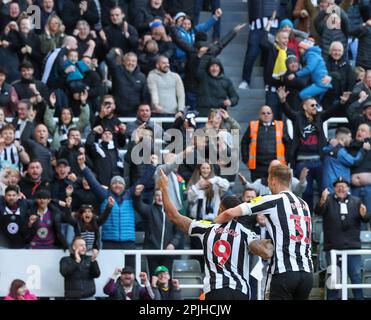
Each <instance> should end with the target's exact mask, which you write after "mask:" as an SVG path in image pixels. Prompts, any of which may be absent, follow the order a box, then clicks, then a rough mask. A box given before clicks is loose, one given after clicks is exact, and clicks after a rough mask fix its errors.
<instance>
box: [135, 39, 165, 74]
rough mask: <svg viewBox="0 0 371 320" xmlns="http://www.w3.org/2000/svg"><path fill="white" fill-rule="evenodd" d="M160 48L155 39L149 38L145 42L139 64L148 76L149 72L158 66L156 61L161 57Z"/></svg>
mask: <svg viewBox="0 0 371 320" xmlns="http://www.w3.org/2000/svg"><path fill="white" fill-rule="evenodd" d="M159 51H160V49H159V48H158V44H157V42H156V41H155V40H148V41H147V42H146V43H145V44H144V48H143V52H142V53H140V54H139V57H138V60H139V66H140V70H141V72H143V73H144V74H145V76H148V74H149V73H150V72H151V71H152V70H153V69H155V68H156V62H157V60H158V58H159V57H160V54H159Z"/></svg>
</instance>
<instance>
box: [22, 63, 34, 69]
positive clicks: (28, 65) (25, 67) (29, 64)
mask: <svg viewBox="0 0 371 320" xmlns="http://www.w3.org/2000/svg"><path fill="white" fill-rule="evenodd" d="M22 69H34V67H33V65H32V63H31V62H28V61H23V62H22V63H21V64H20V65H19V70H22Z"/></svg>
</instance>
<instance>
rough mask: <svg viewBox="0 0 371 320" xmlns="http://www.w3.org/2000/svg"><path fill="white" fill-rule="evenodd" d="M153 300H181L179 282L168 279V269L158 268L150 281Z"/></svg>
mask: <svg viewBox="0 0 371 320" xmlns="http://www.w3.org/2000/svg"><path fill="white" fill-rule="evenodd" d="M151 283H152V290H153V293H154V294H155V300H181V299H182V296H181V289H180V285H179V280H177V279H170V274H169V269H168V268H166V267H165V266H158V267H157V268H156V270H155V272H154V276H152V279H151Z"/></svg>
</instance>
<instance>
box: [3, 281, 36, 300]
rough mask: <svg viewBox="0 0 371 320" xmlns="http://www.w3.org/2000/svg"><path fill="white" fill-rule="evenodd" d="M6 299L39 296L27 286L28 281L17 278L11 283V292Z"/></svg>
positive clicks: (27, 298)
mask: <svg viewBox="0 0 371 320" xmlns="http://www.w3.org/2000/svg"><path fill="white" fill-rule="evenodd" d="M4 300H37V297H36V296H35V295H34V294H32V293H31V292H30V290H28V289H27V287H26V282H24V281H23V280H20V279H15V280H13V281H12V283H11V284H10V289H9V294H8V295H7V296H6V297H5V298H4Z"/></svg>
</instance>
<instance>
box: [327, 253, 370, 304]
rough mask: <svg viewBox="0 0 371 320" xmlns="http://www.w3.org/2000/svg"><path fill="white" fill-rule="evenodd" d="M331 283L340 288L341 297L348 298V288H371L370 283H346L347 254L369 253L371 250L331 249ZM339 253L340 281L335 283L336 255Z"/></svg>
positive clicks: (335, 287)
mask: <svg viewBox="0 0 371 320" xmlns="http://www.w3.org/2000/svg"><path fill="white" fill-rule="evenodd" d="M330 254H331V279H330V281H331V284H332V287H333V288H334V289H341V291H342V292H341V299H342V300H348V289H371V284H348V259H347V258H348V255H371V250H364V249H357V250H331V251H330ZM338 255H341V283H336V267H337V263H336V260H337V259H336V257H337V256H338Z"/></svg>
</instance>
